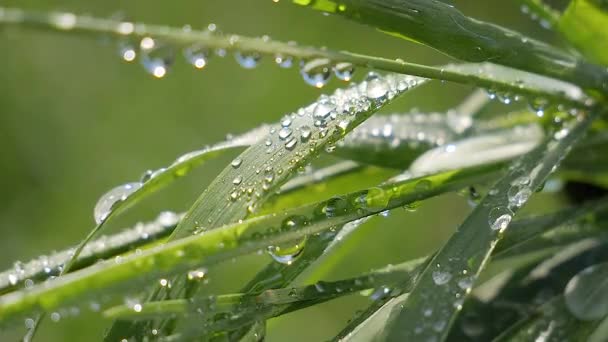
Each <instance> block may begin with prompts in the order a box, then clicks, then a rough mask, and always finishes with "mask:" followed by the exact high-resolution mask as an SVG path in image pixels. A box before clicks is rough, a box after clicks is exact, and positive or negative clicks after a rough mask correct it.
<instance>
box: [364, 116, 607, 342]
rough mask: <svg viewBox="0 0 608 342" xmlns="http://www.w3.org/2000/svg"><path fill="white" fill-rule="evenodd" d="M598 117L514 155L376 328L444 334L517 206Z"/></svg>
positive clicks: (399, 336) (402, 335)
mask: <svg viewBox="0 0 608 342" xmlns="http://www.w3.org/2000/svg"><path fill="white" fill-rule="evenodd" d="M594 117H595V115H585V116H584V117H583V118H582V119H581V121H580V122H577V124H576V125H575V126H574V128H572V130H571V131H570V132H569V134H568V135H567V136H566V137H564V138H563V139H561V140H558V141H555V140H553V139H549V140H548V141H547V142H546V143H545V144H542V145H541V146H539V147H538V148H536V149H535V150H534V151H532V152H530V153H529V154H528V155H526V156H524V157H522V158H521V159H520V160H517V161H515V162H514V163H513V166H512V167H511V169H510V172H509V174H508V175H507V176H505V177H504V178H502V179H501V180H500V181H499V182H498V183H497V184H496V185H495V186H494V187H493V189H492V190H491V191H490V194H489V195H488V196H486V197H485V198H484V199H483V200H482V202H481V203H480V204H479V205H478V206H477V207H476V208H475V210H474V211H473V212H472V213H471V214H470V215H469V217H468V218H467V219H466V220H465V222H464V223H463V224H462V225H461V227H460V228H459V229H458V231H457V232H456V233H455V234H454V235H453V236H452V237H451V238H450V239H449V241H448V242H447V243H446V244H445V245H444V246H443V247H442V248H441V250H440V251H439V252H438V253H437V255H435V257H433V259H432V260H431V261H430V263H429V265H428V266H427V268H426V269H425V270H424V271H423V273H422V274H421V276H420V280H419V281H418V282H417V284H416V285H415V287H414V289H413V290H412V292H411V293H410V295H409V296H408V298H407V300H406V299H405V298H399V299H398V301H399V302H400V303H401V304H403V307H400V309H398V310H395V311H394V312H392V313H391V315H390V316H391V322H390V323H389V325H388V328H387V329H386V330H384V331H378V332H376V333H377V334H380V335H382V336H383V338H385V339H386V340H389V341H402V340H415V339H429V338H432V339H444V338H445V337H446V336H447V333H448V332H449V328H450V326H451V324H452V323H453V321H454V319H455V318H456V317H457V315H458V312H459V310H460V308H461V306H462V302H463V301H464V299H466V297H467V296H468V295H469V292H470V289H471V286H472V285H473V284H474V282H475V280H476V278H477V277H478V276H479V274H480V272H481V270H483V268H484V267H485V266H486V264H487V261H488V259H489V256H490V254H491V252H492V250H493V248H494V246H495V244H496V242H498V241H499V240H500V237H501V235H502V232H503V231H504V230H505V229H506V228H507V227H508V225H509V223H510V221H511V219H512V216H513V214H514V212H516V211H517V210H518V209H519V208H520V207H521V206H522V205H523V204H525V203H526V201H527V199H528V197H529V196H530V194H531V192H532V190H533V189H536V188H538V187H539V186H540V185H541V184H542V183H543V182H544V180H545V178H546V177H547V176H548V175H549V174H550V173H551V172H552V169H553V168H554V166H555V165H557V164H558V163H559V162H560V161H561V159H562V158H563V157H564V156H565V154H566V153H567V152H568V150H569V149H570V148H571V146H573V145H574V143H575V142H576V141H577V140H578V139H579V138H580V137H581V136H582V135H583V134H584V133H585V132H586V130H587V129H588V127H589V126H590V124H591V122H592V119H593V118H594ZM514 198H515V199H517V201H514ZM461 284H464V285H466V286H460V285H461ZM431 298H433V300H431ZM381 310H386V309H385V308H383V309H381ZM425 310H432V312H434V313H435V314H434V316H433V323H432V324H431V323H430V321H429V320H427V319H425V316H424V314H423V313H424V312H425Z"/></svg>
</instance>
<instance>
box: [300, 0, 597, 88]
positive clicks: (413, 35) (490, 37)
mask: <svg viewBox="0 0 608 342" xmlns="http://www.w3.org/2000/svg"><path fill="white" fill-rule="evenodd" d="M292 1H293V2H294V3H296V4H299V5H305V6H310V7H312V8H314V9H317V10H321V11H325V12H329V13H335V14H338V15H341V16H344V17H346V18H348V19H352V20H355V21H358V22H361V23H363V24H367V25H372V26H374V27H376V28H378V29H379V30H381V31H384V32H386V33H389V34H391V35H394V36H397V37H401V38H404V39H407V40H410V41H414V42H417V43H421V44H424V45H427V46H430V47H432V48H434V49H436V50H439V51H441V52H443V53H445V54H447V55H449V56H452V57H455V58H457V59H460V60H464V61H469V62H475V63H477V62H486V61H492V62H493V63H496V64H502V65H505V66H509V67H513V68H516V69H520V70H526V71H530V72H533V73H537V74H541V75H546V76H550V77H555V78H558V79H561V80H564V81H567V82H572V83H575V84H578V85H581V86H582V87H584V88H592V89H595V90H597V91H600V92H604V91H605V90H606V89H608V71H606V69H605V68H602V67H600V66H598V65H594V64H591V63H588V62H586V61H584V60H581V59H579V58H577V57H574V56H572V55H570V54H568V53H566V52H564V51H561V50H559V49H557V48H555V47H553V46H551V45H548V44H545V43H543V42H540V41H537V40H535V39H532V38H530V37H526V36H524V35H522V34H521V33H519V32H516V31H513V30H509V29H507V28H504V27H500V26H497V25H494V24H490V23H486V22H482V21H479V20H476V19H473V18H469V17H467V16H465V15H464V14H463V13H462V12H460V11H459V10H458V9H457V8H456V7H454V6H453V5H451V4H447V3H445V2H441V1H438V0H341V1H333V0H313V1H301V0H292ZM421 28H424V29H421Z"/></svg>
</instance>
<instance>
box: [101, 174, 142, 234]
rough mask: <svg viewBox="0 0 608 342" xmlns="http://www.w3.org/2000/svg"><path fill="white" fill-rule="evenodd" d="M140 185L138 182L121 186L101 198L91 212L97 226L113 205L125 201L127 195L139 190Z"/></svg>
mask: <svg viewBox="0 0 608 342" xmlns="http://www.w3.org/2000/svg"><path fill="white" fill-rule="evenodd" d="M141 185H142V184H141V183H139V182H133V183H127V184H123V185H120V186H117V187H115V188H114V189H112V190H110V191H108V192H106V193H105V194H104V195H103V196H101V198H100V199H99V201H97V204H96V205H95V209H94V210H93V216H94V217H95V222H96V223H97V224H100V223H102V222H103V221H104V220H105V219H106V217H108V215H109V214H110V213H111V212H112V207H113V206H114V205H115V203H117V202H120V201H124V200H125V199H127V197H129V195H131V194H132V193H134V192H135V191H137V190H138V189H139V188H141Z"/></svg>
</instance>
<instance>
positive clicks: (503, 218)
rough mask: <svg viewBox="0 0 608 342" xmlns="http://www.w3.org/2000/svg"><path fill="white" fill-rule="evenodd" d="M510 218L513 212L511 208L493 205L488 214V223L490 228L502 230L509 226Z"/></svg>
mask: <svg viewBox="0 0 608 342" xmlns="http://www.w3.org/2000/svg"><path fill="white" fill-rule="evenodd" d="M512 218H513V212H512V211H511V209H509V208H505V207H495V208H492V210H490V213H489V214H488V224H489V225H490V228H492V230H498V231H500V232H502V231H503V230H505V229H506V228H507V227H508V226H509V223H511V219H512Z"/></svg>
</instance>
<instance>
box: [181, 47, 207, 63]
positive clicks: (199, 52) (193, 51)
mask: <svg viewBox="0 0 608 342" xmlns="http://www.w3.org/2000/svg"><path fill="white" fill-rule="evenodd" d="M184 57H185V58H186V61H187V62H188V63H190V64H191V65H192V66H193V67H195V68H197V69H202V68H204V67H205V66H206V65H207V62H208V60H209V50H208V49H207V48H205V47H203V46H201V45H193V46H190V47H188V48H186V49H184Z"/></svg>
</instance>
